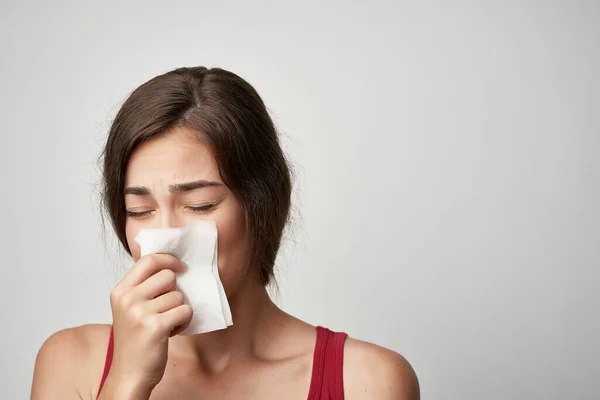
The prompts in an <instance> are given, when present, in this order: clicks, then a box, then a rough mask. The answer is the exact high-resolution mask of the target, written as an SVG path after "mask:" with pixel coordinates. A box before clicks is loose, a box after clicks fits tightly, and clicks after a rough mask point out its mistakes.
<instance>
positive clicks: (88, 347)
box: [31, 324, 110, 400]
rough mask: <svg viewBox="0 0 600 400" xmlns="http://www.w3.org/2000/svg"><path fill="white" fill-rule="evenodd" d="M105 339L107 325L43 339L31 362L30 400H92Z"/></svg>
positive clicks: (59, 332) (79, 328) (99, 372)
mask: <svg viewBox="0 0 600 400" xmlns="http://www.w3.org/2000/svg"><path fill="white" fill-rule="evenodd" d="M109 335H110V325H99V324H94V325H82V326H78V327H75V328H68V329H64V330H61V331H58V332H56V333H54V334H53V335H51V336H50V337H49V338H48V339H46V341H45V342H44V344H42V347H41V348H40V350H39V352H38V354H37V357H36V360H35V369H34V374H33V385H32V389H31V398H32V399H34V400H35V399H42V398H43V399H65V398H82V399H87V398H93V397H94V396H93V394H92V393H93V390H94V387H96V388H97V386H98V385H99V381H100V378H101V374H102V369H103V367H104V365H103V364H104V356H105V353H106V345H107V344H108V337H109ZM95 375H98V376H97V379H96V378H95ZM96 380H97V381H98V382H96Z"/></svg>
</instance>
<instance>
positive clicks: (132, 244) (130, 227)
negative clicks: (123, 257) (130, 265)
mask: <svg viewBox="0 0 600 400" xmlns="http://www.w3.org/2000/svg"><path fill="white" fill-rule="evenodd" d="M140 230H141V228H140V227H138V226H136V224H135V223H132V222H130V220H128V221H127V222H126V223H125V237H126V238H127V245H128V246H129V250H130V251H131V257H133V260H134V261H137V260H139V259H140V245H139V244H137V242H136V241H135V240H133V239H135V237H136V236H137V234H138V233H139V232H140Z"/></svg>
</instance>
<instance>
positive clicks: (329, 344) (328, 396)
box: [96, 326, 347, 400]
mask: <svg viewBox="0 0 600 400" xmlns="http://www.w3.org/2000/svg"><path fill="white" fill-rule="evenodd" d="M346 337H347V335H346V334H345V333H342V332H332V331H330V330H329V329H327V328H323V327H322V326H317V342H316V343H315V351H314V354H313V366H312V377H311V379H310V388H309V391H308V400H344V373H343V366H344V342H345V341H346ZM113 347H114V340H113V330H112V328H111V329H110V337H109V339H108V349H107V351H106V361H105V362H104V372H103V373H102V380H101V381H100V388H99V389H98V395H97V396H96V397H98V396H100V392H101V391H102V386H104V381H106V377H107V376H108V372H109V371H110V365H111V363H112V358H113Z"/></svg>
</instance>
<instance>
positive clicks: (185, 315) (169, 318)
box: [159, 304, 193, 336]
mask: <svg viewBox="0 0 600 400" xmlns="http://www.w3.org/2000/svg"><path fill="white" fill-rule="evenodd" d="M192 315H193V311H192V307H190V306H189V305H187V304H183V305H181V306H179V307H175V308H172V309H170V310H169V311H165V312H164V313H162V314H159V318H160V319H161V320H162V324H164V325H163V326H171V327H172V328H171V336H172V335H173V332H175V331H177V330H179V329H181V327H183V326H187V325H189V323H190V321H191V320H192ZM181 330H183V329H181Z"/></svg>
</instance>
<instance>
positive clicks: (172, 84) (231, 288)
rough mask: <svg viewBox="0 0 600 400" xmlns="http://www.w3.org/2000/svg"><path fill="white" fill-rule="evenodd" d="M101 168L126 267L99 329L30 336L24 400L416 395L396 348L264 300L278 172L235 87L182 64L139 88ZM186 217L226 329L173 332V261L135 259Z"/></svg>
mask: <svg viewBox="0 0 600 400" xmlns="http://www.w3.org/2000/svg"><path fill="white" fill-rule="evenodd" d="M103 163H104V170H103V182H104V204H105V206H106V211H107V212H108V214H109V215H110V218H111V221H112V224H113V227H114V229H115V231H116V233H117V236H118V237H119V239H120V241H121V243H122V244H123V246H124V248H125V249H126V250H127V251H128V252H129V254H131V256H132V258H133V259H134V261H135V264H134V265H133V267H132V268H131V269H130V270H129V272H128V273H127V274H126V275H125V277H124V278H123V279H122V280H121V281H120V282H119V283H118V284H117V286H116V287H115V288H114V290H113V291H112V293H111V299H110V300H111V307H112V314H113V325H112V326H110V325H86V326H81V327H77V328H72V329H66V330H63V331H60V332H58V333H56V334H54V335H52V336H51V337H50V338H49V339H48V340H47V341H46V342H45V343H44V345H43V346H42V348H41V349H40V351H39V353H38V356H37V360H36V365H35V372H34V378H33V388H32V399H60V400H65V399H94V398H98V399H307V398H308V399H344V398H346V399H406V400H409V399H410V400H413V399H418V398H419V386H418V382H417V378H416V376H415V374H414V371H413V370H412V368H411V367H410V365H409V364H408V362H407V361H406V360H405V359H404V358H402V357H401V356H400V355H399V354H397V353H395V352H393V351H390V350H387V349H384V348H382V347H378V346H376V345H373V344H370V343H366V342H362V341H359V340H355V339H351V338H348V339H346V335H345V334H343V333H333V332H331V331H329V330H327V329H325V328H321V327H318V328H315V327H314V326H311V325H309V324H307V323H305V322H303V321H300V320H298V319H296V318H294V317H292V316H291V315H288V314H286V313H285V312H283V311H282V310H280V309H279V308H278V307H277V306H275V304H274V303H273V302H272V301H271V299H270V298H269V296H268V294H267V291H266V289H265V287H266V285H267V284H268V283H269V282H270V281H271V280H272V279H273V265H274V262H275V257H276V254H277V251H278V248H279V244H280V240H281V235H282V231H283V229H284V227H285V224H286V221H287V219H288V212H289V208H290V195H291V182H290V172H289V169H288V165H287V163H286V160H285V157H284V155H283V152H282V150H281V148H280V145H279V141H278V138H277V134H276V130H275V128H274V126H273V123H272V121H271V119H270V117H269V115H268V113H267V111H266V108H265V105H264V104H263V102H262V100H261V98H260V97H259V95H258V94H257V93H256V91H255V90H254V89H253V88H252V86H250V84H248V83H247V82H246V81H244V80H243V79H241V78H240V77H238V76H237V75H235V74H233V73H231V72H228V71H224V70H222V69H216V68H214V69H206V68H203V67H196V68H180V69H176V70H174V71H171V72H168V73H166V74H164V75H160V76H157V77H155V78H153V79H151V80H150V81H148V82H146V83H144V84H143V85H141V86H140V87H139V88H137V89H136V90H135V91H134V92H133V93H132V94H131V95H130V97H129V98H128V99H127V100H126V101H125V103H124V104H123V106H122V108H121V109H120V111H119V113H118V114H117V116H116V118H115V121H114V123H113V125H112V127H111V130H110V134H109V137H108V141H107V143H106V147H105V149H104V154H103ZM174 185H175V187H177V188H179V189H178V190H172V188H173V187H174ZM195 220H211V221H215V222H216V225H217V230H218V234H219V240H218V267H219V274H220V277H221V280H222V281H223V285H224V287H225V291H226V293H227V298H228V300H229V304H230V307H231V310H232V314H233V321H234V325H233V326H231V327H229V328H227V329H224V330H219V331H214V332H210V333H205V334H200V335H192V336H182V335H177V333H178V332H181V331H182V330H183V329H185V327H186V325H187V324H188V323H189V321H190V319H191V317H192V310H191V308H190V307H189V305H187V304H184V301H183V295H182V294H181V293H180V292H179V291H178V290H177V287H176V284H175V283H176V282H175V277H176V273H177V272H182V271H184V270H185V268H186V266H185V265H184V264H183V263H182V262H180V261H179V260H178V259H176V258H175V257H174V256H172V255H169V254H155V255H147V256H144V257H140V248H139V245H138V244H137V243H136V242H135V241H134V240H133V239H134V238H135V237H136V235H137V234H138V232H139V231H140V230H142V229H146V228H157V227H181V226H185V225H188V224H189V223H191V222H193V221H195Z"/></svg>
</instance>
